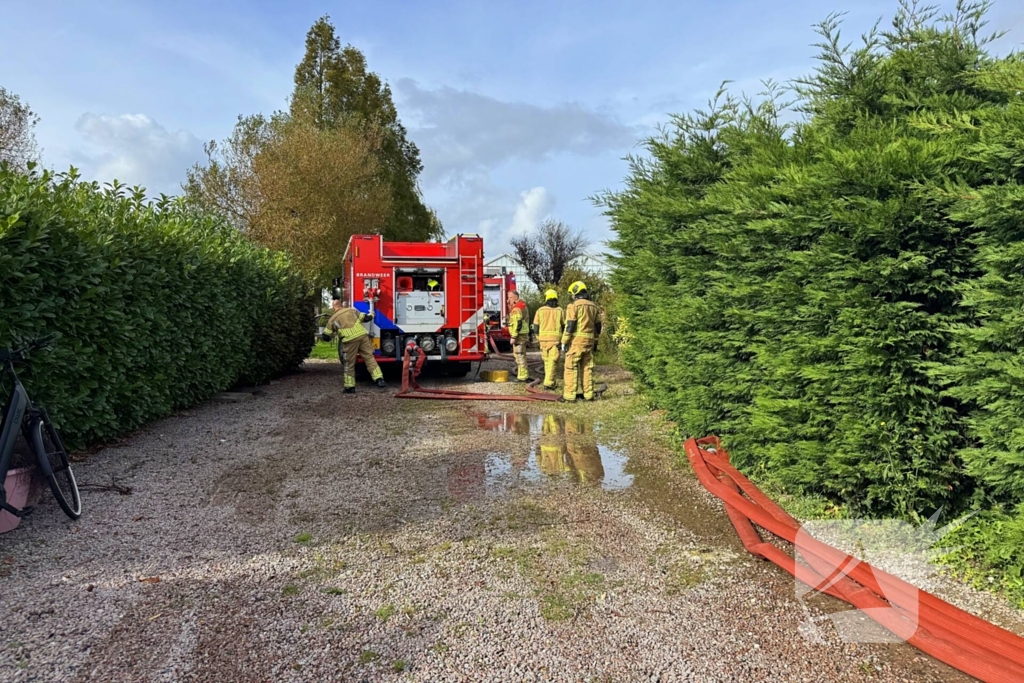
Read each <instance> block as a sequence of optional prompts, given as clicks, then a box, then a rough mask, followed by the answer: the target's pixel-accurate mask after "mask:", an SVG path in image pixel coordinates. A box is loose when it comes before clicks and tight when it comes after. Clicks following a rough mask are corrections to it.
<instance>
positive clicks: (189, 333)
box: [0, 168, 315, 447]
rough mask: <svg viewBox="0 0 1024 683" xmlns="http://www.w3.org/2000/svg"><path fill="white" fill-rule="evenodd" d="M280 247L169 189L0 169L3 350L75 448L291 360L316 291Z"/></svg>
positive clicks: (298, 355) (286, 366)
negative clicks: (23, 352)
mask: <svg viewBox="0 0 1024 683" xmlns="http://www.w3.org/2000/svg"><path fill="white" fill-rule="evenodd" d="M311 291H312V290H311V288H310V286H309V284H308V283H307V282H306V281H305V280H304V278H303V277H302V276H301V275H300V274H298V272H297V271H296V270H295V269H294V268H292V267H291V265H290V264H289V261H288V258H287V257H286V256H285V255H283V254H281V253H276V252H271V251H269V250H267V249H264V248H261V247H259V246H257V245H255V244H253V243H251V242H250V241H249V240H247V239H246V238H244V237H243V236H241V235H239V234H238V233H237V231H235V230H234V229H232V228H231V227H229V226H227V225H226V224H224V223H223V222H222V221H221V220H219V219H217V218H214V217H211V216H204V215H200V214H198V213H196V212H195V211H193V210H190V209H188V208H186V207H185V206H183V205H182V204H181V203H180V202H179V201H178V200H174V199H168V198H163V197H162V198H161V200H160V201H156V202H147V201H146V200H145V198H144V196H143V194H142V192H141V191H125V189H124V187H123V186H122V187H116V186H115V187H108V188H106V189H101V188H100V187H99V186H98V185H97V184H95V183H84V182H81V181H79V180H78V178H77V177H76V176H75V175H74V173H70V174H60V175H56V176H54V175H51V174H49V173H44V174H39V173H32V174H31V175H25V174H21V173H17V172H15V171H13V170H11V169H8V168H0V347H6V346H12V345H17V344H18V343H21V342H23V341H25V340H28V339H32V338H36V337H40V336H43V335H45V334H47V333H49V332H54V331H55V332H60V333H61V334H62V338H61V339H60V340H59V341H58V342H57V343H56V345H55V346H53V347H52V348H51V349H48V350H44V351H39V352H36V353H35V354H34V355H33V357H32V363H31V368H30V370H29V371H27V372H25V373H24V380H25V384H26V386H27V387H28V389H29V393H30V395H31V396H32V398H33V399H34V400H36V401H38V402H39V403H40V404H42V405H45V406H46V407H47V409H48V410H49V412H50V415H51V417H52V418H53V420H54V422H55V423H56V424H57V425H58V427H59V428H60V429H61V430H62V432H63V433H64V435H65V438H66V440H67V441H68V443H69V446H70V447H81V446H85V445H89V444H94V443H98V442H103V441H105V440H109V439H111V438H113V437H116V436H118V435H120V434H123V433H125V432H127V431H129V430H131V429H133V428H135V427H138V426H139V425H141V424H143V423H145V422H147V421H149V420H153V419H156V418H160V417H163V416H166V415H168V414H170V413H171V412H173V411H175V410H179V409H182V408H186V407H189V406H193V405H195V404H197V403H199V402H201V401H203V400H206V399H208V398H209V397H210V396H212V395H213V394H215V393H217V392H220V391H223V390H225V389H227V388H229V387H231V386H232V385H235V384H237V383H244V384H251V383H258V382H262V381H265V380H268V379H270V378H271V377H274V376H275V375H279V374H281V373H283V372H286V371H288V370H290V369H294V368H296V367H298V365H300V364H301V363H302V361H303V360H304V359H305V358H306V357H307V356H308V354H309V351H310V350H311V348H312V346H313V343H314V334H315V326H314V321H313V318H312V312H313V310H314V304H315V298H314V297H313V296H312V294H311Z"/></svg>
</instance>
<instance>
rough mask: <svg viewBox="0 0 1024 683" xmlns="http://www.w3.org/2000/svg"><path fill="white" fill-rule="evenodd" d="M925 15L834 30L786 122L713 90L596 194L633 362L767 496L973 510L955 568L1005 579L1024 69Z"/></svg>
mask: <svg viewBox="0 0 1024 683" xmlns="http://www.w3.org/2000/svg"><path fill="white" fill-rule="evenodd" d="M918 7H919V6H918V5H914V4H908V3H904V4H902V5H901V10H900V11H899V12H898V13H897V15H896V19H895V21H894V22H893V28H892V30H891V31H888V32H883V33H874V34H870V35H869V36H867V37H866V43H865V45H864V46H863V47H862V48H860V49H857V50H853V51H844V50H842V49H840V48H839V47H838V46H839V45H840V44H841V42H840V41H839V37H838V32H837V31H838V29H837V25H836V24H835V22H834V21H832V20H829V21H826V22H824V23H823V24H822V25H821V27H820V31H821V33H822V35H823V37H824V40H823V41H822V43H821V44H822V46H823V47H822V50H823V51H822V54H821V56H820V63H819V67H818V69H817V70H816V72H815V73H813V74H812V75H811V76H809V77H807V78H805V79H803V80H802V81H800V82H799V84H798V86H797V88H796V93H795V94H796V96H797V104H798V105H799V106H798V111H799V112H801V113H803V116H802V117H801V118H799V119H798V120H796V121H795V122H793V123H783V121H786V120H787V119H789V120H792V119H793V118H794V117H792V116H791V115H789V114H788V113H787V111H786V108H785V107H784V106H783V105H781V104H780V103H779V102H780V98H781V93H780V91H779V90H778V89H776V88H774V87H770V88H769V89H768V91H767V92H766V93H764V96H763V97H762V98H761V99H760V101H758V102H752V101H750V100H748V99H743V100H737V99H734V98H732V97H730V96H728V95H727V94H725V93H724V91H723V92H722V93H720V94H719V97H718V98H717V99H716V100H715V101H714V102H713V103H712V106H711V107H710V109H709V110H708V111H703V112H696V113H694V114H692V115H688V116H679V117H676V118H675V119H674V120H673V125H671V126H670V127H668V128H667V129H666V131H665V132H664V134H663V135H660V136H658V137H656V138H652V139H650V140H648V141H647V151H648V154H647V156H646V158H638V159H633V160H632V167H631V174H630V177H629V178H627V182H626V188H625V189H624V190H623V191H620V192H613V193H607V194H604V195H602V196H601V197H599V198H598V201H599V202H601V203H602V204H603V205H604V206H605V207H606V211H607V213H608V215H609V216H610V217H611V219H612V221H613V227H614V229H615V231H616V234H617V238H616V240H615V242H614V243H613V246H614V247H615V249H616V250H617V251H618V256H617V257H615V258H614V259H613V263H614V265H615V270H614V273H613V276H612V285H613V287H614V288H615V291H616V294H617V296H618V297H619V301H618V303H617V308H618V309H619V310H620V311H622V312H623V313H624V314H625V315H626V316H627V318H628V322H629V325H628V343H627V344H624V345H623V356H624V358H625V360H626V362H627V364H628V365H629V367H630V368H631V369H632V370H633V371H634V372H635V373H636V376H637V379H638V381H639V383H640V384H641V385H643V386H644V387H645V389H646V391H648V392H649V393H650V395H651V397H652V398H653V399H654V400H655V401H656V402H657V403H658V404H660V405H661V406H662V407H664V408H666V409H667V410H668V411H669V413H670V414H671V418H672V419H674V420H676V421H677V422H678V424H679V425H680V427H681V429H682V430H683V431H684V432H686V433H687V434H688V435H695V436H702V435H704V434H708V433H717V434H719V435H720V436H722V437H723V438H724V440H725V442H726V444H727V445H728V446H730V447H731V449H732V452H733V454H734V456H735V457H736V460H737V462H738V463H739V464H740V465H741V466H742V467H744V469H746V470H747V471H748V472H750V473H751V474H752V475H753V476H754V477H755V478H757V479H759V480H760V481H762V482H768V483H770V484H772V485H773V487H776V490H780V489H781V490H786V491H791V492H796V493H804V494H812V495H815V496H822V497H824V498H826V499H828V500H831V501H834V502H835V503H838V504H841V505H842V506H844V508H846V509H848V510H849V511H850V513H851V514H868V515H892V514H895V515H899V516H901V517H904V518H908V519H920V518H921V517H922V516H928V515H929V514H930V513H931V512H932V511H933V510H934V509H936V508H938V507H939V506H944V507H945V509H946V511H947V513H959V512H962V511H965V510H968V509H974V510H982V511H984V513H985V514H983V515H979V516H978V517H976V518H975V519H974V520H971V522H969V523H968V524H967V525H966V526H965V527H964V528H963V529H962V530H961V531H960V532H958V533H960V534H961V537H962V538H964V539H966V540H965V548H966V549H967V550H965V551H964V552H962V553H960V554H959V555H957V556H956V557H954V560H955V561H957V562H959V563H960V564H961V566H968V565H970V566H972V567H973V569H972V570H971V571H974V572H975V573H977V572H981V573H984V572H986V571H989V570H991V571H993V572H996V573H997V574H998V575H999V576H1000V577H1002V578H1001V579H1000V582H1001V583H1002V585H1005V586H1011V587H1016V588H1019V587H1020V585H1021V576H1022V568H1024V546H1022V545H1020V543H1019V538H1020V536H1021V530H1022V529H1024V512H1022V511H1024V370H1022V368H1024V313H1022V306H1021V302H1022V301H1024V95H1022V92H1024V59H1022V57H1021V56H1019V55H1016V54H1012V55H1009V56H1006V57H1002V58H996V57H992V56H990V55H989V54H987V53H986V52H985V50H984V49H983V45H984V41H983V40H981V39H979V37H978V35H979V34H978V32H979V29H980V28H981V26H982V24H983V16H984V12H985V9H986V7H985V5H984V4H980V5H977V6H973V5H969V4H963V5H962V6H961V7H960V9H959V11H958V13H957V14H956V15H955V16H952V17H949V18H943V19H941V20H939V21H937V22H936V21H933V15H931V14H929V13H927V12H925V13H924V14H922V13H920V12H919V10H918ZM1022 594H1024V591H1022Z"/></svg>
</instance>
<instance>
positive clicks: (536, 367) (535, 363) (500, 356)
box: [487, 335, 608, 400]
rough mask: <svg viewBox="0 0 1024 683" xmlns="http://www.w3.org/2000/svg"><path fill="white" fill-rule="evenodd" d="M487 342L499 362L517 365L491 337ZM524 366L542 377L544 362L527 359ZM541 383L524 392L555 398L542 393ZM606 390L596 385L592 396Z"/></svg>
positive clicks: (602, 385) (530, 386)
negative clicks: (539, 373)
mask: <svg viewBox="0 0 1024 683" xmlns="http://www.w3.org/2000/svg"><path fill="white" fill-rule="evenodd" d="M487 341H488V343H489V344H490V345H491V355H492V356H494V357H495V358H498V359H500V360H505V361H510V362H512V363H517V361H516V358H515V356H513V355H512V354H510V353H502V352H501V351H499V350H498V346H497V344H496V343H495V341H494V337H493V336H491V335H487ZM526 365H527V367H530V368H533V369H534V370H540V372H541V375H543V373H544V362H543V361H540V362H538V361H530V360H529V359H527V360H526ZM542 381H544V380H543V379H542V377H538V378H537V379H535V380H533V381H532V382H530V383H529V384H527V385H526V391H528V392H529V393H531V394H538V395H542V396H556V397H557V394H551V393H550V392H547V391H544V390H543V389H541V388H540V386H539V385H540V383H541V382H542ZM607 389H608V385H607V384H600V385H598V386H597V387H596V388H595V389H594V394H595V395H599V394H603V393H604V392H605V391H606V390H607ZM545 400H550V399H545Z"/></svg>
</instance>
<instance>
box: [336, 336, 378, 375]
mask: <svg viewBox="0 0 1024 683" xmlns="http://www.w3.org/2000/svg"><path fill="white" fill-rule="evenodd" d="M342 343H343V344H344V345H345V388H346V389H349V388H351V387H354V386H355V385H356V355H360V356H362V357H363V362H364V363H366V369H367V370H369V371H370V377H371V378H373V379H375V380H378V379H380V378H382V377H383V376H384V373H383V372H381V370H380V366H379V365H377V359H375V358H374V357H373V344H371V343H370V337H369V336H367V335H365V334H364V335H363V336H361V337H356V338H355V339H349V340H348V341H347V342H342Z"/></svg>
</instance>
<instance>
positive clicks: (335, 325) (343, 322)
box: [324, 308, 373, 342]
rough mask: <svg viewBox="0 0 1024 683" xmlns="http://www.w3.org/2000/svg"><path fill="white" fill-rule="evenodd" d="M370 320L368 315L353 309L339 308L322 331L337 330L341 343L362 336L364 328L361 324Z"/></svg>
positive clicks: (370, 317) (370, 316) (364, 331)
mask: <svg viewBox="0 0 1024 683" xmlns="http://www.w3.org/2000/svg"><path fill="white" fill-rule="evenodd" d="M371 320H373V316H372V315H370V314H369V313H360V312H359V311H357V310H356V309H354V308H341V309H338V310H337V311H335V312H334V315H332V316H331V319H330V320H328V321H327V324H326V325H325V326H324V329H325V330H327V331H328V332H334V331H335V330H337V331H338V334H340V335H341V341H343V342H347V341H352V340H353V339H358V338H359V337H362V336H364V335H365V334H366V328H365V327H363V323H368V322H370V321H371Z"/></svg>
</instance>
